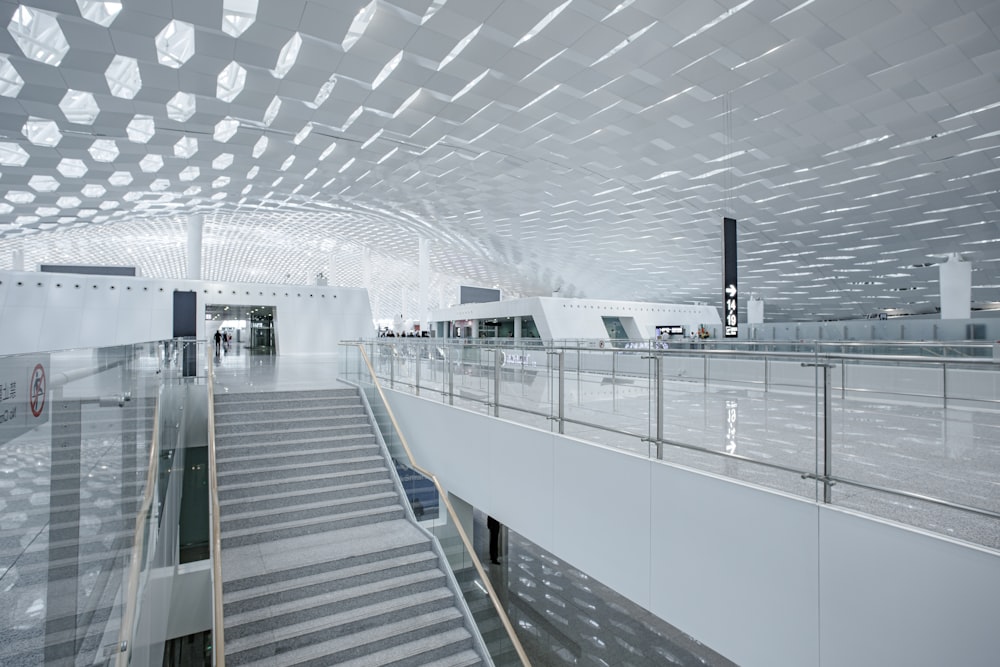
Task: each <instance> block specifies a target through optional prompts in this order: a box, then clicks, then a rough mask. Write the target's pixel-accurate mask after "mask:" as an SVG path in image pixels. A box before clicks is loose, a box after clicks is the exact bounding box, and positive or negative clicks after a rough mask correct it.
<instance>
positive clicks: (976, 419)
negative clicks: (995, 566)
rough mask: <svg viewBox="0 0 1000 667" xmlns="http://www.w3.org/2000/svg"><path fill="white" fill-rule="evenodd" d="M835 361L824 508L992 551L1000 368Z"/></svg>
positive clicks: (996, 529) (999, 537) (999, 533)
mask: <svg viewBox="0 0 1000 667" xmlns="http://www.w3.org/2000/svg"><path fill="white" fill-rule="evenodd" d="M833 361H835V362H836V364H835V370H834V372H833V374H832V375H833V377H834V378H837V386H835V387H834V391H833V397H834V398H833V410H834V414H833V431H832V441H831V443H830V447H831V450H832V456H833V465H832V476H833V477H835V478H836V479H837V484H836V485H835V486H834V488H833V492H832V502H834V503H835V504H839V505H845V506H848V507H852V508H854V509H859V510H862V511H866V512H869V513H872V514H877V515H879V516H883V517H886V518H890V519H894V520H897V521H901V522H903V523H907V524H910V525H915V526H918V527H921V528H926V529H929V530H933V531H935V532H940V533H943V534H946V535H953V536H956V537H961V538H962V539H971V540H972V541H975V542H978V543H980V544H986V545H987V546H992V547H993V548H997V547H1000V494H997V493H996V485H997V478H996V471H998V470H1000V450H998V449H997V447H996V429H997V427H998V426H1000V417H998V414H1000V413H998V406H1000V366H998V365H996V364H993V363H990V362H987V361H984V362H980V363H974V362H973V360H971V359H967V360H965V361H955V362H950V361H945V360H943V359H942V360H941V361H934V360H931V359H926V358H925V359H924V360H911V361H900V360H893V359H892V358H875V359H864V358H859V357H854V358H849V359H837V360H833ZM927 499H935V500H937V501H940V502H938V503H934V502H931V501H929V500H927Z"/></svg>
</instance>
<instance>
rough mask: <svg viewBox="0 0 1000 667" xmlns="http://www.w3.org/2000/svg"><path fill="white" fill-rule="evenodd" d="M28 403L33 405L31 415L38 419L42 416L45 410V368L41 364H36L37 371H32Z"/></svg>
mask: <svg viewBox="0 0 1000 667" xmlns="http://www.w3.org/2000/svg"><path fill="white" fill-rule="evenodd" d="M28 402H29V403H30V405H31V414H33V415H34V416H36V417H39V416H41V414H42V410H44V409H45V368H43V367H42V365H41V364H35V370H33V371H31V382H30V383H29V385H28Z"/></svg>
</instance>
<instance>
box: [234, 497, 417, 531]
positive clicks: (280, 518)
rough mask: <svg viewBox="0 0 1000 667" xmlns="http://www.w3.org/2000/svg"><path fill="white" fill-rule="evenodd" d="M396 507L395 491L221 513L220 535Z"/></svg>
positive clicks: (397, 504) (397, 500)
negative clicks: (267, 508) (297, 521)
mask: <svg viewBox="0 0 1000 667" xmlns="http://www.w3.org/2000/svg"><path fill="white" fill-rule="evenodd" d="M388 507H399V495H398V494H397V493H395V492H387V493H371V494H367V495H364V496H355V497H352V498H342V499H336V500H328V501H319V502H310V503H302V504H299V505H292V506H288V507H282V508H276V509H270V510H259V509H254V510H253V511H250V512H240V513H238V514H237V513H233V514H229V513H226V512H223V513H222V517H221V524H222V530H223V534H229V533H230V531H236V530H243V529H247V528H255V527H256V528H267V527H269V526H275V525H279V524H287V523H289V522H292V521H296V520H300V519H312V518H317V517H331V518H333V517H337V516H342V515H344V514H348V513H351V512H360V511H362V510H370V509H377V508H388Z"/></svg>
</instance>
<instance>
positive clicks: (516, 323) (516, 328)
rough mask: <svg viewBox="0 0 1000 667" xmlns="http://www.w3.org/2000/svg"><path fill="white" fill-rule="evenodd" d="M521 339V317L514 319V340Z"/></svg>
mask: <svg viewBox="0 0 1000 667" xmlns="http://www.w3.org/2000/svg"><path fill="white" fill-rule="evenodd" d="M520 339H521V316H520V315H518V316H517V317H515V318H514V340H520Z"/></svg>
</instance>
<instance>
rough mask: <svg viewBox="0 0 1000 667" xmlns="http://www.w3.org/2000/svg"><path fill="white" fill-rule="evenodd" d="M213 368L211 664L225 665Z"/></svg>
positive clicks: (210, 439)
mask: <svg viewBox="0 0 1000 667" xmlns="http://www.w3.org/2000/svg"><path fill="white" fill-rule="evenodd" d="M214 397H215V370H214V368H213V367H212V364H208V497H209V505H210V507H211V513H212V619H213V621H212V634H213V637H212V664H213V665H215V667H226V651H225V644H226V641H225V634H226V633H225V616H224V614H223V606H222V529H221V527H220V518H219V481H218V475H217V470H218V468H217V465H216V457H215V400H214Z"/></svg>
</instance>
